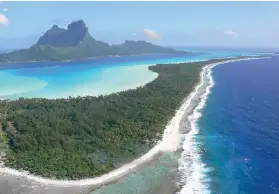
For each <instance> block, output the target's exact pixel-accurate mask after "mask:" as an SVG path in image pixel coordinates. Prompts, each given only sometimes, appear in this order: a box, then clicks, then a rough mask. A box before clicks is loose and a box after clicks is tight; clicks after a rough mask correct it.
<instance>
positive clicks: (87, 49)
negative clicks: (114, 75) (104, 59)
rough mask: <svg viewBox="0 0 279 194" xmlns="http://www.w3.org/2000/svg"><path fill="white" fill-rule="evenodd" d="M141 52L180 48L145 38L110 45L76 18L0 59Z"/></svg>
mask: <svg viewBox="0 0 279 194" xmlns="http://www.w3.org/2000/svg"><path fill="white" fill-rule="evenodd" d="M145 53H181V51H176V50H174V49H171V48H164V47H161V46H157V45H153V44H151V43H148V42H145V41H125V42H124V43H123V44H119V45H112V46H111V45H109V44H107V43H105V42H102V41H98V40H96V39H94V38H93V37H92V36H91V35H90V33H89V32H88V28H87V27H86V25H85V23H84V22H83V21H82V20H79V21H75V22H73V23H71V24H69V25H68V28H67V29H64V28H59V27H58V26H57V25H54V26H52V28H51V29H49V30H48V31H47V32H46V33H45V34H44V35H43V36H42V37H40V38H39V40H38V42H37V43H36V44H35V45H33V46H31V47H30V48H28V49H22V50H17V51H13V52H11V53H2V54H0V62H25V61H61V60H70V59H86V58H90V57H98V56H108V55H133V54H145Z"/></svg>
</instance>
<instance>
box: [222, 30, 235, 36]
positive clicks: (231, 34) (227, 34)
mask: <svg viewBox="0 0 279 194" xmlns="http://www.w3.org/2000/svg"><path fill="white" fill-rule="evenodd" d="M223 33H224V34H225V35H226V36H229V37H232V38H235V37H236V36H237V33H236V32H234V31H232V30H230V29H229V30H224V32H223Z"/></svg>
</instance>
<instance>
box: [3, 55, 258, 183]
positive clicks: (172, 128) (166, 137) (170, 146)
mask: <svg viewBox="0 0 279 194" xmlns="http://www.w3.org/2000/svg"><path fill="white" fill-rule="evenodd" d="M251 59H259V58H256V57H255V58H245V59H235V60H228V61H224V62H220V63H213V64H209V65H207V66H205V67H203V69H202V71H201V73H200V76H201V75H202V73H203V71H204V69H205V68H213V67H214V66H216V65H219V64H224V63H229V62H234V61H240V60H251ZM201 85H202V80H200V83H198V84H197V85H196V86H195V89H194V90H193V91H192V92H191V94H190V95H189V96H188V97H187V98H186V99H185V100H184V101H183V103H182V105H181V107H180V108H179V109H178V110H177V112H176V114H175V116H174V117H173V118H172V120H171V121H170V122H169V123H168V125H167V126H166V128H165V131H164V134H163V138H162V140H161V141H159V142H158V143H157V145H156V146H154V147H153V148H152V149H151V150H149V151H148V152H147V153H146V154H144V155H143V156H141V157H140V158H138V159H135V160H134V161H132V162H131V163H128V164H125V165H124V166H122V167H120V168H118V169H116V170H113V171H111V172H109V173H108V174H105V175H102V176H100V177H96V178H89V179H81V180H55V179H47V178H43V177H40V176H35V175H32V174H30V173H28V172H26V171H19V170H15V169H11V168H7V167H5V166H4V165H3V163H1V165H0V173H3V174H8V175H12V176H15V177H24V178H26V179H28V180H30V181H35V182H38V183H41V184H44V185H51V186H60V187H63V186H65V187H68V186H92V187H95V186H96V187H99V186H100V185H105V184H109V183H113V182H116V181H117V180H119V179H120V178H123V177H124V176H126V175H128V174H131V173H133V172H134V171H135V170H137V169H138V168H139V167H140V166H142V165H144V164H147V163H149V162H152V161H153V160H155V159H156V158H157V157H158V156H159V155H160V154H161V153H162V152H174V151H176V150H177V149H178V148H179V143H180V131H179V123H180V120H181V118H182V117H183V115H184V112H185V110H187V108H188V107H189V105H190V103H191V100H192V99H193V98H194V96H195V94H196V92H197V90H198V88H199V87H200V86H201Z"/></svg>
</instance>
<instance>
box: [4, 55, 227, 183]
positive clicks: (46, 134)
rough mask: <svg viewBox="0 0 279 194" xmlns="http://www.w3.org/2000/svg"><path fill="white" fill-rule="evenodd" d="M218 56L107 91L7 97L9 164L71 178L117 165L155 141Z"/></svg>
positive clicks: (154, 68)
mask: <svg viewBox="0 0 279 194" xmlns="http://www.w3.org/2000/svg"><path fill="white" fill-rule="evenodd" d="M217 61H224V60H210V61H206V62H195V63H181V64H167V65H156V66H152V67H149V68H150V70H152V71H155V72H157V73H159V76H158V78H157V79H155V80H154V81H152V82H150V83H149V84H147V85H145V86H144V87H139V88H137V89H134V90H128V91H125V92H119V93H116V94H111V95H107V96H99V97H89V96H88V97H78V98H68V99H57V100H48V99H19V100H16V101H10V102H8V101H2V102H0V107H1V108H2V109H5V111H6V112H7V115H6V116H5V117H3V118H2V128H3V129H4V130H5V132H6V134H7V136H8V138H9V145H10V151H9V152H7V158H6V161H5V162H6V165H8V166H10V167H14V168H20V169H27V170H29V171H30V172H32V173H35V174H40V175H42V176H45V177H56V178H70V179H79V178H83V177H93V176H97V175H101V174H104V173H106V172H108V171H111V170H112V169H115V168H117V167H119V166H121V165H122V164H124V163H127V162H129V161H131V160H133V159H135V158H136V157H138V156H140V155H142V154H144V153H146V152H147V151H148V150H149V149H150V148H151V147H152V146H154V144H155V142H156V141H157V140H158V139H160V138H161V136H162V133H163V130H164V129H165V126H166V125H167V123H168V122H169V121H170V119H171V118H172V117H173V116H174V114H175V111H176V110H177V109H178V108H179V106H180V105H181V103H182V101H183V99H184V98H185V97H186V96H187V95H188V94H189V93H190V92H191V91H192V89H193V87H194V86H195V85H196V84H197V83H198V82H199V73H200V71H201V68H202V67H203V66H204V65H206V64H209V63H212V62H217ZM3 107H4V108H3ZM5 107H6V108H5Z"/></svg>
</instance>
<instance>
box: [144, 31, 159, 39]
mask: <svg viewBox="0 0 279 194" xmlns="http://www.w3.org/2000/svg"><path fill="white" fill-rule="evenodd" d="M143 32H144V34H145V35H146V36H147V38H149V39H151V40H156V39H158V38H159V34H158V33H156V32H154V31H153V30H150V29H144V30H143Z"/></svg>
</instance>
